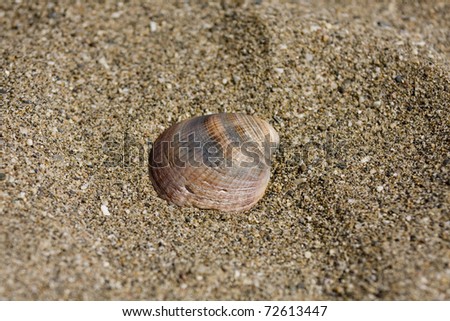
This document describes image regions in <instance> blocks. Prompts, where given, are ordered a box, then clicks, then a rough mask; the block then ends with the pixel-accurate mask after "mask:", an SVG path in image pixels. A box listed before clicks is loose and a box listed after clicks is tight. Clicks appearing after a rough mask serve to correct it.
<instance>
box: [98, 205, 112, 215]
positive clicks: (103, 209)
mask: <svg viewBox="0 0 450 321" xmlns="http://www.w3.org/2000/svg"><path fill="white" fill-rule="evenodd" d="M100 209H101V210H102V213H103V215H106V216H110V215H111V213H110V212H109V209H108V206H106V205H104V204H103V205H102V206H101V207H100Z"/></svg>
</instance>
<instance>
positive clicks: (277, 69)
mask: <svg viewBox="0 0 450 321" xmlns="http://www.w3.org/2000/svg"><path fill="white" fill-rule="evenodd" d="M273 70H275V72H276V73H277V74H279V75H281V74H282V73H283V72H284V69H283V68H274V69H273Z"/></svg>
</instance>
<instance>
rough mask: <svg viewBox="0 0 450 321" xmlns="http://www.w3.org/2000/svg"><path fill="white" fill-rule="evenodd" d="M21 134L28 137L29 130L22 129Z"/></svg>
mask: <svg viewBox="0 0 450 321" xmlns="http://www.w3.org/2000/svg"><path fill="white" fill-rule="evenodd" d="M19 132H20V133H21V134H23V135H28V129H26V128H25V127H20V128H19Z"/></svg>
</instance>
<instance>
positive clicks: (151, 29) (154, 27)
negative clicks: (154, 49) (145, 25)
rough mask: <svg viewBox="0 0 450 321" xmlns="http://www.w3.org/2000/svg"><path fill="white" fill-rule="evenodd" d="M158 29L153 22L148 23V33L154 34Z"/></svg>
mask: <svg viewBox="0 0 450 321" xmlns="http://www.w3.org/2000/svg"><path fill="white" fill-rule="evenodd" d="M157 29H158V25H157V24H156V22H154V21H150V31H151V32H155V31H156V30H157Z"/></svg>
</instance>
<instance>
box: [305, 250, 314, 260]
mask: <svg viewBox="0 0 450 321" xmlns="http://www.w3.org/2000/svg"><path fill="white" fill-rule="evenodd" d="M311 256H312V253H311V252H310V251H306V252H305V257H306V258H307V259H310V258H311Z"/></svg>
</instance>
